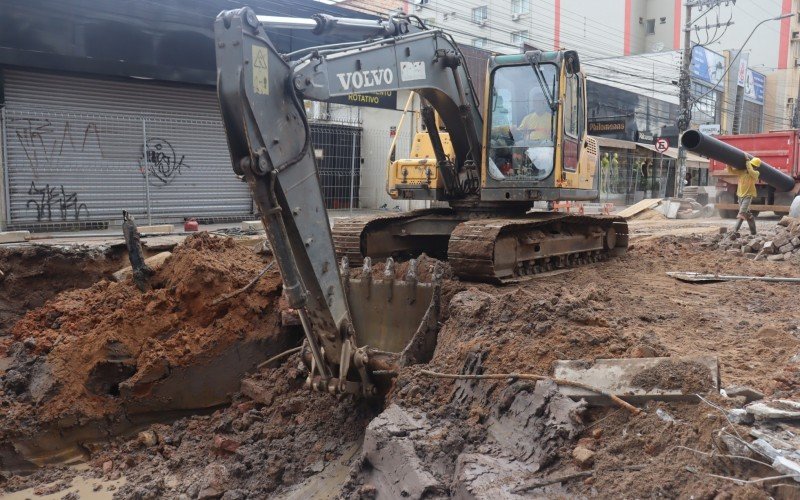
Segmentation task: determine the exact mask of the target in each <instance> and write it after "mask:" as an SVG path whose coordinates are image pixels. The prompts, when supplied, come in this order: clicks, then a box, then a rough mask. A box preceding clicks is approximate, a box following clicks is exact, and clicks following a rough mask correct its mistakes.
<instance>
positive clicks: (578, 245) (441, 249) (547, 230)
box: [333, 209, 628, 283]
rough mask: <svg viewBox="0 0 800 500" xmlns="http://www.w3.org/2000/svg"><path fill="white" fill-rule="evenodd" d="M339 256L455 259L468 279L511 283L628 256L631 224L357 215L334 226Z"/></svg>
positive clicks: (557, 217)
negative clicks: (618, 256) (629, 226)
mask: <svg viewBox="0 0 800 500" xmlns="http://www.w3.org/2000/svg"><path fill="white" fill-rule="evenodd" d="M333 241H334V245H335V248H336V252H337V254H338V255H340V256H346V257H347V258H348V259H349V261H350V262H351V263H354V264H360V263H361V262H363V259H364V258H365V257H371V258H373V259H382V258H387V257H393V258H400V259H402V258H409V257H416V256H419V255H421V254H422V253H425V254H426V255H429V256H431V257H436V258H439V259H447V260H448V261H449V262H450V266H451V267H452V270H453V273H454V274H455V275H456V276H458V277H459V278H460V279H462V280H464V281H483V282H488V283H510V282H513V281H517V280H520V279H525V278H527V277H530V276H533V275H539V274H542V273H546V272H549V271H554V270H557V269H564V268H569V267H574V266H576V265H583V264H590V263H593V262H598V261H601V260H605V259H607V258H609V257H612V256H616V255H621V254H623V253H625V251H626V249H627V246H628V225H627V223H626V222H625V219H623V218H621V217H614V216H586V215H571V214H565V213H558V212H533V213H529V214H525V215H522V216H517V217H507V218H498V217H491V216H484V217H472V218H470V217H469V215H465V214H462V213H459V212H457V211H454V210H451V209H429V210H416V211H413V212H407V213H403V214H392V215H386V216H379V217H372V218H370V217H352V218H343V219H339V220H337V221H336V223H335V224H334V227H333Z"/></svg>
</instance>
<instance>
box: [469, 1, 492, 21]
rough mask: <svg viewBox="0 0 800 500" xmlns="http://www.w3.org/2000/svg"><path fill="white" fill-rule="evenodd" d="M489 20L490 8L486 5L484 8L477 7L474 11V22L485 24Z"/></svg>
mask: <svg viewBox="0 0 800 500" xmlns="http://www.w3.org/2000/svg"><path fill="white" fill-rule="evenodd" d="M487 19H489V7H487V6H486V5H484V6H482V7H475V8H474V9H472V22H473V23H485V22H486V20H487Z"/></svg>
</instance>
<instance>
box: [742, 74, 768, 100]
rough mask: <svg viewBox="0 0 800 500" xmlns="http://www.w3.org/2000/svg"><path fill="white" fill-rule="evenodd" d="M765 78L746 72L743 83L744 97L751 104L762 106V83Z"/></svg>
mask: <svg viewBox="0 0 800 500" xmlns="http://www.w3.org/2000/svg"><path fill="white" fill-rule="evenodd" d="M765 82H766V77H765V76H764V75H762V74H761V73H758V72H756V71H753V70H752V69H748V70H747V77H746V79H745V81H744V97H745V98H746V99H749V100H751V101H753V102H757V103H759V104H764V83H765Z"/></svg>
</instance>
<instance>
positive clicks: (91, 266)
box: [0, 245, 127, 342]
mask: <svg viewBox="0 0 800 500" xmlns="http://www.w3.org/2000/svg"><path fill="white" fill-rule="evenodd" d="M126 256H127V251H126V250H125V245H115V246H97V247H91V248H90V247H84V246H69V245H65V246H54V245H30V246H27V245H26V246H0V273H2V274H0V342H2V339H3V337H4V336H6V335H8V334H9V333H10V330H11V327H12V326H13V325H14V323H16V322H17V320H19V319H20V318H21V317H22V316H24V315H25V313H26V312H28V311H30V310H31V309H35V308H37V307H41V306H42V305H44V303H45V302H47V301H48V300H50V299H52V298H53V297H55V296H56V295H57V294H59V293H60V292H62V291H65V290H74V289H77V288H86V287H88V286H91V285H92V284H93V283H96V282H97V281H99V280H101V279H103V278H106V279H108V278H110V277H111V273H113V272H114V271H116V270H118V269H119V268H120V267H124V266H125V263H124V262H125V259H126Z"/></svg>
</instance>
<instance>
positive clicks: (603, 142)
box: [591, 135, 636, 149]
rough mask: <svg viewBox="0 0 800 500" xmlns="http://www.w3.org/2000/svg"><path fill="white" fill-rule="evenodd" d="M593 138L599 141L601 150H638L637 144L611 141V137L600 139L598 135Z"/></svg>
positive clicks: (618, 140) (616, 140)
mask: <svg viewBox="0 0 800 500" xmlns="http://www.w3.org/2000/svg"><path fill="white" fill-rule="evenodd" d="M591 137H592V138H594V139H595V140H597V145H598V146H600V147H601V148H614V149H636V143H635V142H631V141H623V140H620V139H611V138H609V137H600V136H597V135H593V136H591Z"/></svg>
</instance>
